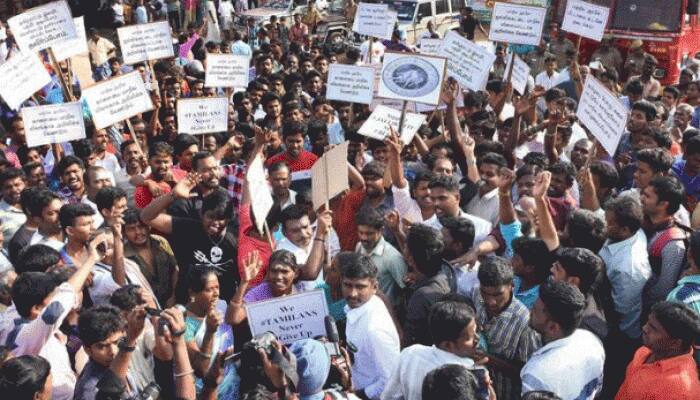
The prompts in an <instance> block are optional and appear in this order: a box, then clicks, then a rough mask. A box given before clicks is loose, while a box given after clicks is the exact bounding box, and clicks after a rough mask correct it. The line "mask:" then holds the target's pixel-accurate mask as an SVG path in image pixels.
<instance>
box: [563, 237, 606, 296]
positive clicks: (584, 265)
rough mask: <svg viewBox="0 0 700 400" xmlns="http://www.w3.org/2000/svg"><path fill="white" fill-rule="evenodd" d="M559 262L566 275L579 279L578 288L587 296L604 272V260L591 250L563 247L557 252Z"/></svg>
mask: <svg viewBox="0 0 700 400" xmlns="http://www.w3.org/2000/svg"><path fill="white" fill-rule="evenodd" d="M557 260H558V261H559V264H561V267H562V268H564V271H566V275H568V276H575V277H577V278H578V279H579V284H578V288H579V290H581V293H583V294H584V295H587V294H588V293H589V292H590V291H591V289H592V288H593V286H594V285H595V283H596V282H597V281H598V279H599V278H600V276H601V273H602V272H603V268H604V266H603V260H602V259H601V258H600V257H598V255H596V254H595V253H593V252H592V251H591V250H589V249H584V248H581V247H562V248H560V249H559V250H558V251H557Z"/></svg>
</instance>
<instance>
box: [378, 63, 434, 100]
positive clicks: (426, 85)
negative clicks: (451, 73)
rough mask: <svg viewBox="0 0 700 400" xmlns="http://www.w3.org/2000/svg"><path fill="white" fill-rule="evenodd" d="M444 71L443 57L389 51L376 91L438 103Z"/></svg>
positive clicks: (386, 96)
mask: <svg viewBox="0 0 700 400" xmlns="http://www.w3.org/2000/svg"><path fill="white" fill-rule="evenodd" d="M444 74H445V59H444V58H442V57H436V56H428V55H417V54H411V53H390V52H387V53H384V63H383V64H382V71H381V75H380V78H381V79H380V80H379V90H378V91H377V95H378V96H379V97H384V98H387V99H399V100H410V101H417V102H420V103H426V104H433V105H437V103H438V101H440V89H441V88H442V79H443V77H444Z"/></svg>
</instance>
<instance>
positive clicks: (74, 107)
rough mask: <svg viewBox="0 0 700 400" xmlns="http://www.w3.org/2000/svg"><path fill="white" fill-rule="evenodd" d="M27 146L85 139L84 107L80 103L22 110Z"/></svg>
mask: <svg viewBox="0 0 700 400" xmlns="http://www.w3.org/2000/svg"><path fill="white" fill-rule="evenodd" d="M22 120H24V129H25V133H26V136H27V146H28V147H36V146H42V145H45V144H50V143H62V142H69V141H71V140H78V139H83V138H85V123H84V121H83V107H82V104H80V103H79V102H74V103H63V104H51V105H47V106H37V107H24V108H22Z"/></svg>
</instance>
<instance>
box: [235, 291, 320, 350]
mask: <svg viewBox="0 0 700 400" xmlns="http://www.w3.org/2000/svg"><path fill="white" fill-rule="evenodd" d="M245 311H246V314H247V315H248V323H249V325H250V332H251V333H252V334H253V336H255V335H259V334H261V333H265V332H268V331H269V332H272V333H274V334H275V335H276V336H277V340H279V341H280V342H282V343H284V344H287V345H288V344H291V343H294V342H296V341H297V340H301V339H313V338H314V337H316V336H326V325H325V323H324V318H325V317H326V315H328V304H326V296H325V295H324V294H323V290H312V291H309V292H303V293H300V294H295V295H292V296H284V297H277V298H272V299H270V300H264V301H258V302H255V303H246V305H245Z"/></svg>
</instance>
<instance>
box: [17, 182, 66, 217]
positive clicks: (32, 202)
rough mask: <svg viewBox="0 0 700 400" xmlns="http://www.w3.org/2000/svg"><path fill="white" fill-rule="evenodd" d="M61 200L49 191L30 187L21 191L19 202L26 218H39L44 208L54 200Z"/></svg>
mask: <svg viewBox="0 0 700 400" xmlns="http://www.w3.org/2000/svg"><path fill="white" fill-rule="evenodd" d="M60 199H61V198H60V197H58V195H57V194H56V193H54V192H52V191H51V190H49V189H47V188H40V187H30V188H27V189H25V190H24V191H22V195H21V197H20V202H21V203H22V209H23V210H24V212H25V213H26V214H27V216H28V217H41V213H42V212H43V211H44V208H46V207H48V206H49V204H51V202H52V201H54V200H60Z"/></svg>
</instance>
